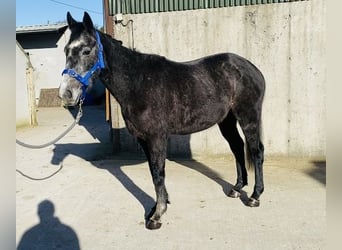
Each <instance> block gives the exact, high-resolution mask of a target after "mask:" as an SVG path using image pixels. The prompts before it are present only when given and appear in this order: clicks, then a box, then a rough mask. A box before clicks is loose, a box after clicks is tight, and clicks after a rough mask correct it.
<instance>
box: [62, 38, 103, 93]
mask: <svg viewBox="0 0 342 250" xmlns="http://www.w3.org/2000/svg"><path fill="white" fill-rule="evenodd" d="M95 34H96V43H97V46H98V53H97V61H96V63H95V64H94V65H93V67H91V69H90V70H88V72H87V73H86V74H85V75H84V76H81V75H80V74H78V73H77V72H76V71H75V70H73V69H64V70H63V71H62V75H64V74H68V75H69V76H71V77H73V78H75V79H76V80H77V81H79V82H80V83H82V90H83V97H85V94H86V89H87V87H88V85H89V82H88V81H89V79H90V77H91V76H92V75H93V74H94V73H95V72H96V70H98V69H100V70H101V69H104V67H105V65H104V60H103V46H102V43H101V39H100V35H99V33H98V31H96V33H95Z"/></svg>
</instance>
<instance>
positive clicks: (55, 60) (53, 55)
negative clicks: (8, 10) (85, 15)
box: [26, 29, 70, 104]
mask: <svg viewBox="0 0 342 250" xmlns="http://www.w3.org/2000/svg"><path fill="white" fill-rule="evenodd" d="M69 37H70V30H69V29H67V30H66V31H65V32H64V33H63V35H62V36H61V37H60V38H59V40H58V41H57V43H56V45H57V47H55V48H43V49H42V48H39V49H26V51H27V52H28V53H29V55H30V59H31V62H32V64H33V65H34V73H33V81H34V83H35V91H36V98H37V104H38V102H39V95H40V90H41V89H42V88H58V87H59V85H60V81H61V79H62V77H61V73H62V71H63V69H64V67H65V56H64V47H65V45H66V44H67V42H68V40H69Z"/></svg>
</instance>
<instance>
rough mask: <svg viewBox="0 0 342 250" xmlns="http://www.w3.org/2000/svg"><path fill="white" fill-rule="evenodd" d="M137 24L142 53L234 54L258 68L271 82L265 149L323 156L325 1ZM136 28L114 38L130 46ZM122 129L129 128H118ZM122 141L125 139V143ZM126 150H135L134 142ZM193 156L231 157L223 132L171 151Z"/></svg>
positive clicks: (180, 57)
mask: <svg viewBox="0 0 342 250" xmlns="http://www.w3.org/2000/svg"><path fill="white" fill-rule="evenodd" d="M130 19H132V20H133V21H134V26H133V27H134V30H133V31H134V45H135V48H136V49H138V50H139V51H141V52H146V53H155V54H161V55H164V56H166V57H168V58H170V59H173V60H176V61H188V60H192V59H195V58H198V57H202V56H206V55H209V54H214V53H219V52H233V53H237V54H239V55H241V56H244V57H246V58H247V59H249V60H250V61H252V62H253V63H254V64H255V65H256V66H257V67H259V68H260V70H261V71H262V72H263V74H264V76H265V79H266V95H265V101H264V109H263V134H264V136H263V142H264V145H265V153H266V154H269V155H289V156H309V157H322V156H323V157H324V156H325V153H326V149H325V143H326V140H325V137H326V105H325V103H326V86H327V85H326V82H327V79H326V70H327V69H326V61H325V55H326V1H325V0H311V1H303V2H293V3H283V4H266V5H252V6H242V7H233V8H217V9H208V10H195V11H181V12H168V13H153V14H135V15H124V23H126V22H127V21H128V20H130ZM131 28H132V26H131V23H130V24H129V25H128V26H127V27H123V26H122V25H120V24H115V25H114V34H115V37H116V38H117V39H119V40H122V41H123V43H124V45H126V46H128V47H131V46H132V42H133V39H132V30H131ZM116 123H117V125H118V126H121V127H123V126H124V124H123V121H122V119H121V121H120V122H119V123H118V122H116ZM121 140H123V141H124V140H127V139H124V138H123V136H121ZM128 140H129V143H131V144H128V146H127V145H126V146H125V147H126V149H128V148H129V147H130V148H133V150H136V146H134V145H133V143H132V140H130V139H128ZM189 140H190V144H189V147H190V148H191V153H192V155H193V157H196V156H199V155H203V154H208V155H219V154H226V153H227V147H228V146H227V143H226V142H225V141H224V139H223V138H222V137H221V135H220V133H219V130H218V128H217V126H215V127H213V128H210V129H209V130H207V131H203V132H200V133H196V134H193V135H191V137H190V139H189V137H185V139H180V138H179V137H176V138H175V139H172V142H171V145H172V146H171V147H172V148H170V151H171V152H172V151H177V150H178V151H179V150H180V151H182V150H183V151H184V150H185V149H184V148H186V146H185V147H184V146H182V144H184V143H185V144H186V143H188V142H187V141H189Z"/></svg>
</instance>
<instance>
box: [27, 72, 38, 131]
mask: <svg viewBox="0 0 342 250" xmlns="http://www.w3.org/2000/svg"><path fill="white" fill-rule="evenodd" d="M26 85H27V93H28V105H29V114H30V118H29V119H30V121H29V122H30V125H31V126H37V125H38V122H37V107H36V94H35V88H34V84H33V68H32V67H31V66H28V67H27V68H26Z"/></svg>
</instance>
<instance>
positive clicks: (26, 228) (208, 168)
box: [16, 106, 327, 250]
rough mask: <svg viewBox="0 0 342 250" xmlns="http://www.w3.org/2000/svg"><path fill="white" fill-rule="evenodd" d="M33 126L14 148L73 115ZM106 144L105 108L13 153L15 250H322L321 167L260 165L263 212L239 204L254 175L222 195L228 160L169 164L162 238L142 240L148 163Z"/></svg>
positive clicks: (271, 161)
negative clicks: (240, 188)
mask: <svg viewBox="0 0 342 250" xmlns="http://www.w3.org/2000/svg"><path fill="white" fill-rule="evenodd" d="M38 119H39V124H40V125H39V126H38V127H36V128H22V129H19V130H18V131H17V138H18V139H21V140H23V141H26V142H30V143H34V144H40V143H45V142H46V141H49V140H51V139H53V138H54V137H55V136H57V135H58V134H59V133H60V132H61V131H62V130H63V129H65V128H66V127H67V126H68V125H69V124H70V123H71V122H72V115H71V113H70V112H69V111H68V110H65V109H63V108H44V109H43V108H41V109H39V112H38ZM108 135H109V131H108V126H107V124H106V123H105V121H104V108H103V107H101V106H92V107H85V116H84V117H83V119H82V120H81V126H77V127H76V128H75V129H73V130H72V131H71V132H70V133H69V134H68V135H67V136H66V137H64V138H63V139H62V140H60V141H59V142H58V143H57V144H56V145H53V146H50V147H47V148H44V149H35V150H32V149H26V148H23V147H21V146H19V145H17V148H16V153H17V156H16V159H17V162H16V168H17V175H16V216H17V220H16V241H17V246H19V249H29V248H28V247H29V246H36V247H37V248H36V249H78V247H79V248H80V249H139V250H140V249H165V250H166V249H196V250H197V249H233V250H234V249H237V250H244V249H251V250H255V249H262V250H265V249H272V250H274V249H310V250H311V249H325V246H326V231H327V226H326V210H325V200H326V186H325V162H324V161H320V160H317V159H316V160H313V159H293V158H291V159H289V158H275V157H272V158H270V157H268V158H266V160H265V164H264V178H265V192H264V194H263V195H262V197H261V205H260V207H259V208H250V207H247V206H245V205H244V201H245V199H246V197H247V195H250V194H251V191H252V188H253V184H254V181H253V172H251V173H250V174H249V179H250V185H249V186H248V187H246V188H245V189H244V190H245V191H246V193H245V194H244V195H243V196H242V197H241V199H232V198H229V197H227V195H226V194H227V193H228V192H229V190H230V187H231V185H232V184H234V182H235V178H236V177H235V176H236V175H235V163H234V160H233V159H232V158H231V157H229V156H227V157H222V158H219V159H214V158H204V159H196V160H181V159H169V160H167V162H166V185H167V189H168V192H169V195H170V200H171V204H170V206H169V207H168V211H167V213H166V214H165V215H164V216H163V218H162V222H163V226H162V228H161V229H160V230H156V231H150V230H147V229H146V228H145V225H144V215H145V214H146V213H148V212H149V209H150V208H151V207H152V206H153V203H154V197H155V196H154V188H153V185H152V179H151V177H150V174H149V170H148V166H147V163H146V161H145V160H144V159H143V158H141V157H137V156H127V155H121V156H120V155H115V156H113V155H111V146H110V145H111V144H110V142H109V136H108ZM19 171H20V172H19ZM56 171H57V173H56V174H55V175H53V176H51V177H50V178H47V179H44V177H47V176H49V175H51V174H53V173H55V172H56ZM24 175H27V176H29V177H30V178H31V179H30V178H28V177H27V176H26V177H25V176H24ZM32 178H33V179H32ZM35 179H42V180H35Z"/></svg>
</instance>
